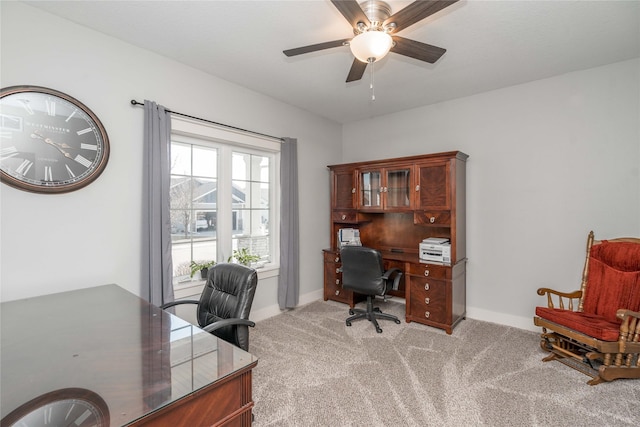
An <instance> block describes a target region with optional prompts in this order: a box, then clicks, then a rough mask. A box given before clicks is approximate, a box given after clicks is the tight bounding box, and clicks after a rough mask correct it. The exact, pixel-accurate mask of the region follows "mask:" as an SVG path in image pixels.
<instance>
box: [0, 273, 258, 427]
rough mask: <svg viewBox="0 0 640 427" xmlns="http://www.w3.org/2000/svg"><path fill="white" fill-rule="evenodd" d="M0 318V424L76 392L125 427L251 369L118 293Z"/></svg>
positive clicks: (83, 295) (66, 295)
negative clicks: (26, 409)
mask: <svg viewBox="0 0 640 427" xmlns="http://www.w3.org/2000/svg"><path fill="white" fill-rule="evenodd" d="M0 316H1V321H2V322H1V330H0V333H1V335H0V343H1V347H0V352H1V353H0V363H1V380H2V381H1V382H0V401H1V418H2V419H5V417H7V415H9V414H10V413H12V412H13V414H12V417H11V418H14V417H13V415H15V414H16V412H15V411H16V410H17V411H19V412H22V410H23V409H25V406H38V405H40V406H42V405H45V404H47V403H46V402H48V401H50V400H51V399H55V398H56V395H57V398H59V399H65V398H66V399H67V400H69V399H70V398H71V397H73V396H71V397H70V393H71V395H73V393H75V392H78V393H80V396H79V397H80V398H84V399H85V400H91V399H90V397H95V396H96V395H97V396H98V397H97V398H95V399H97V400H98V401H99V404H97V405H98V406H99V405H100V404H101V405H102V406H103V407H105V406H106V410H107V412H108V413H107V416H108V420H109V421H108V422H106V423H104V422H103V423H102V425H112V426H120V425H126V424H128V423H130V422H133V421H135V420H137V419H139V418H140V417H143V416H145V415H147V414H149V413H151V412H154V411H156V410H159V409H161V408H163V407H165V406H166V405H168V404H170V403H172V402H175V401H176V400H178V399H180V398H182V397H185V396H188V395H189V394H191V393H193V392H194V391H197V390H198V389H201V388H203V387H206V386H208V385H210V384H212V383H215V382H216V381H218V380H221V379H222V378H224V377H226V376H228V375H230V374H233V373H235V372H237V371H240V370H244V369H248V368H250V367H253V366H254V365H255V363H256V362H257V359H256V358H255V357H254V356H252V355H251V354H249V353H247V352H245V351H243V350H242V349H240V348H238V347H235V346H233V345H231V344H229V343H227V342H225V341H223V340H220V339H218V338H216V337H215V336H213V335H211V334H208V333H206V332H204V331H202V330H201V329H199V328H198V327H196V326H193V325H191V324H190V323H188V322H185V321H183V320H182V319H180V318H178V317H176V316H174V315H172V314H170V313H167V312H165V311H163V310H161V309H159V308H158V307H155V306H153V305H151V304H149V303H147V302H146V301H144V300H142V299H141V298H139V297H137V296H136V295H134V294H132V293H130V292H128V291H126V290H124V289H122V288H120V287H118V286H117V285H105V286H99V287H95V288H89V289H82V290H77V291H71V292H63V293H59V294H53V295H45V296H41V297H36V298H28V299H24V300H18V301H9V302H5V303H2V304H0ZM52 392H54V393H52ZM43 396H44V399H43ZM83 396H84V397H83ZM29 402H31V403H32V404H33V405H27V404H28V403H29ZM69 410H71V409H69ZM41 411H42V410H41ZM87 414H88V412H87ZM39 416H40V415H39ZM85 416H86V415H85ZM79 418H80V419H82V416H79ZM5 421H6V420H5ZM86 423H87V424H88V423H89V421H88V420H87V421H86ZM2 425H3V426H4V425H5V423H3V424H2ZM73 425H76V424H73ZM80 425H84V424H82V423H80ZM88 425H96V423H91V424H88ZM97 425H100V423H97Z"/></svg>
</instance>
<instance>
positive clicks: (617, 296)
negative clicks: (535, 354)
mask: <svg viewBox="0 0 640 427" xmlns="http://www.w3.org/2000/svg"><path fill="white" fill-rule="evenodd" d="M538 295H546V296H547V307H536V316H535V317H534V318H533V322H534V323H535V324H536V325H537V326H541V327H542V334H541V338H542V340H541V341H540V345H541V347H542V349H543V350H545V351H548V352H550V353H551V354H550V355H549V356H547V357H545V358H544V359H542V360H543V361H545V362H547V361H550V360H558V361H560V362H562V363H564V364H565V365H568V366H571V367H572V368H574V369H577V370H579V371H581V372H583V373H585V374H587V375H589V376H591V377H592V379H591V380H590V381H589V382H588V383H589V384H591V385H595V384H599V383H601V382H602V381H612V380H615V379H618V378H640V357H639V354H640V239H636V238H621V239H614V240H603V241H597V240H594V238H593V231H592V232H590V233H589V238H588V239H587V258H586V261H585V264H584V270H583V272H582V285H581V289H580V290H579V291H574V292H569V293H566V292H558V291H554V290H552V289H547V288H541V289H538ZM554 300H555V301H557V305H554ZM574 302H577V303H578V307H577V310H574Z"/></svg>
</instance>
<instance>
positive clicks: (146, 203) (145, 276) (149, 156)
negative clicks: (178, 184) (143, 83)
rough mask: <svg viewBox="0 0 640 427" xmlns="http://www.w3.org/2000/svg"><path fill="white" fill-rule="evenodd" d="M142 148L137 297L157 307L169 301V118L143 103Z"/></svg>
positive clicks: (171, 290) (149, 104) (171, 289)
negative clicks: (139, 296) (139, 270)
mask: <svg viewBox="0 0 640 427" xmlns="http://www.w3.org/2000/svg"><path fill="white" fill-rule="evenodd" d="M143 144H144V155H143V156H144V157H143V158H144V160H143V165H142V167H143V188H142V205H143V207H142V223H143V226H142V282H141V283H142V285H141V286H142V289H141V296H142V297H143V298H145V299H146V300H147V301H149V302H150V303H151V304H155V305H158V306H159V305H162V304H165V303H167V302H171V301H173V266H172V264H171V219H170V217H169V185H170V182H171V180H170V172H171V169H170V162H171V114H170V113H168V112H167V111H166V110H165V108H164V107H163V106H161V105H158V104H156V103H155V102H151V101H147V100H145V101H144V143H143Z"/></svg>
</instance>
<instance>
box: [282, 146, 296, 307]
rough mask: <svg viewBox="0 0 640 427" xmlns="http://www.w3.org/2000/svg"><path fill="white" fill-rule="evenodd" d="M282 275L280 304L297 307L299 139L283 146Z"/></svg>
mask: <svg viewBox="0 0 640 427" xmlns="http://www.w3.org/2000/svg"><path fill="white" fill-rule="evenodd" d="M280 189H281V198H280V199H281V202H282V204H281V207H280V216H281V221H280V276H278V305H279V306H280V309H281V310H284V309H286V308H293V307H295V306H296V305H298V301H299V299H300V244H299V240H300V239H299V236H300V233H299V219H298V141H297V140H295V139H292V138H283V142H282V149H281V150H280Z"/></svg>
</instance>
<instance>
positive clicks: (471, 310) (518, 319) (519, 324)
mask: <svg viewBox="0 0 640 427" xmlns="http://www.w3.org/2000/svg"><path fill="white" fill-rule="evenodd" d="M322 298H323V291H322V289H318V290H316V291H313V292H309V293H307V294H304V295H300V302H299V303H298V306H302V305H306V304H309V303H311V302H314V301H317V300H320V299H322ZM395 299H396V300H398V301H399V300H402V298H395ZM283 311H285V310H280V307H279V306H278V304H274V305H270V306H268V307H264V308H261V309H260V310H256V311H252V312H251V320H253V321H254V322H258V321H260V320H264V319H268V318H270V317H273V316H276V315H278V314H280V313H282V312H283ZM467 317H468V318H470V319H475V320H481V321H484V322H491V323H497V324H499V325H505V326H511V327H514V328H519V329H524V330H527V331H533V332H540V328H538V327H537V326H535V325H534V324H533V315H531V317H524V316H514V315H512V314H504V313H498V312H495V311H489V310H484V309H482V308H475V307H467Z"/></svg>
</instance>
